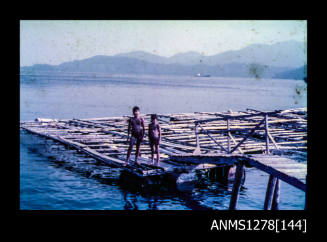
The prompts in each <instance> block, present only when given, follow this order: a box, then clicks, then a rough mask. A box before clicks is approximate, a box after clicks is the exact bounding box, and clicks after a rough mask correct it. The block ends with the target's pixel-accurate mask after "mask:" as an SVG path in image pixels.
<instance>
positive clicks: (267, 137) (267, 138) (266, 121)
mask: <svg viewBox="0 0 327 242" xmlns="http://www.w3.org/2000/svg"><path fill="white" fill-rule="evenodd" d="M265 129H266V134H265V135H266V154H267V155H268V154H269V153H270V152H269V136H268V133H269V128H268V115H267V114H266V115H265Z"/></svg>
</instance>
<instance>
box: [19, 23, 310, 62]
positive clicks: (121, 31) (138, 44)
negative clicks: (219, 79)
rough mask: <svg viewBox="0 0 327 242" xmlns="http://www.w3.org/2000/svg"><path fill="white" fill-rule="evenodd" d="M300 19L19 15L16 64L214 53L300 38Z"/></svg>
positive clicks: (302, 28) (303, 29) (303, 33)
mask: <svg viewBox="0 0 327 242" xmlns="http://www.w3.org/2000/svg"><path fill="white" fill-rule="evenodd" d="M306 38H307V22H306V21H305V20H296V21H291V20H282V21H276V20H273V21H268V20H262V21H259V20H251V21H245V20H242V21H239V20H238V21H222V20H208V21H207V20H206V21H205V20H197V21H196V20H183V21H181V20H175V21H173V20H169V21H168V20H161V21H152V20H151V21H149V20H143V21H141V20H137V21H132V20H128V21H127V20H122V21H121V20H119V21H118V20H106V21H96V20H92V21H86V20H83V21H78V20H72V21H66V20H65V21H64V20H50V21H49V20H37V21H36V20H22V21H20V65H21V66H30V65H34V64H51V65H58V64H61V63H63V62H67V61H73V60H81V59H85V58H89V57H92V56H95V55H115V54H119V53H127V52H131V51H146V52H149V53H152V54H156V55H161V56H166V57H169V56H172V55H174V54H177V53H182V52H188V51H196V52H199V53H201V54H203V55H206V56H208V55H215V54H218V53H221V52H224V51H228V50H238V49H241V48H244V47H246V46H248V45H250V44H274V43H277V42H282V41H289V40H296V41H302V42H303V41H305V42H306Z"/></svg>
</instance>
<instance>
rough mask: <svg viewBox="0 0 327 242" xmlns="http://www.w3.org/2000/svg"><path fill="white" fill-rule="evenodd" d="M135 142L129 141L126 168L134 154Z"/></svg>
mask: <svg viewBox="0 0 327 242" xmlns="http://www.w3.org/2000/svg"><path fill="white" fill-rule="evenodd" d="M133 145H134V144H133V142H132V140H130V141H129V147H128V150H127V156H126V161H125V164H124V166H126V165H128V161H129V158H130V157H131V153H132V150H133Z"/></svg>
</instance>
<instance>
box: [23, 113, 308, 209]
mask: <svg viewBox="0 0 327 242" xmlns="http://www.w3.org/2000/svg"><path fill="white" fill-rule="evenodd" d="M157 116H158V121H159V123H160V126H161V129H162V141H161V143H160V153H161V162H160V165H159V166H154V165H151V164H150V163H151V150H150V147H149V146H148V145H147V144H148V139H147V137H145V139H144V141H143V143H144V144H143V146H142V147H141V154H140V157H139V163H140V164H139V165H136V164H134V163H133V159H134V158H133V155H135V154H133V153H132V156H131V161H130V164H129V165H128V166H126V167H125V166H124V163H125V158H126V153H127V149H128V143H127V142H126V138H127V124H128V122H127V121H128V118H129V116H123V117H105V118H89V119H69V120H52V119H42V118H37V119H36V120H35V121H31V122H21V124H20V127H21V129H23V130H26V131H28V132H30V133H34V134H36V135H39V136H43V137H45V138H49V139H52V140H55V141H58V142H60V143H61V144H64V145H67V146H69V147H71V148H74V149H77V150H79V151H81V152H83V153H85V154H86V155H88V156H90V157H93V158H95V159H97V160H99V161H102V162H103V163H106V164H108V165H110V166H114V167H121V168H122V170H123V172H125V173H127V174H129V175H132V176H134V177H136V178H138V179H141V180H146V181H147V182H150V183H151V182H152V183H153V182H155V181H158V180H161V179H163V178H169V179H172V180H175V181H176V179H177V178H178V176H180V175H181V174H182V173H188V172H191V171H194V170H210V172H211V173H212V174H214V175H215V176H216V177H217V178H218V177H219V178H223V179H231V178H232V179H233V180H234V185H233V191H232V196H231V201H230V209H235V208H236V205H237V200H238V192H239V189H240V187H241V185H242V180H244V166H249V167H255V168H257V169H260V170H261V171H264V172H266V173H268V174H269V175H270V178H269V181H268V186H267V192H266V199H265V204H264V209H278V202H279V180H282V181H284V182H286V183H288V184H290V185H292V186H294V187H296V188H298V189H301V190H302V191H304V192H306V174H307V166H306V163H300V162H298V161H295V160H293V159H291V158H289V157H286V156H285V154H296V153H301V152H302V153H303V152H306V149H307V145H306V143H307V111H306V109H305V108H300V109H290V110H276V111H272V112H262V111H258V110H253V109H247V110H246V111H240V112H232V111H228V112H195V113H178V114H157ZM143 117H144V120H145V122H146V123H148V122H150V114H146V115H144V116H143ZM146 133H147V132H146ZM133 152H134V151H133Z"/></svg>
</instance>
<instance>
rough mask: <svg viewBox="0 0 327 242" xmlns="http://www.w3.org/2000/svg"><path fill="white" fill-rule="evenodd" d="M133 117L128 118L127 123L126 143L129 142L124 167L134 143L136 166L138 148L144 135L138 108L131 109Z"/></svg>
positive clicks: (142, 122)
mask: <svg viewBox="0 0 327 242" xmlns="http://www.w3.org/2000/svg"><path fill="white" fill-rule="evenodd" d="M133 115H134V117H132V118H130V119H129V121H128V131H127V132H128V136H127V142H128V141H129V148H128V151H127V157H126V162H125V166H126V165H127V164H128V161H129V158H130V156H131V153H132V149H133V146H134V144H135V143H136V153H135V164H138V162H137V159H138V157H139V154H140V146H141V142H142V140H143V137H144V134H145V127H144V120H143V118H141V117H140V108H139V107H137V106H135V107H134V108H133ZM131 128H132V136H131V138H129V134H130V129H131Z"/></svg>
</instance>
